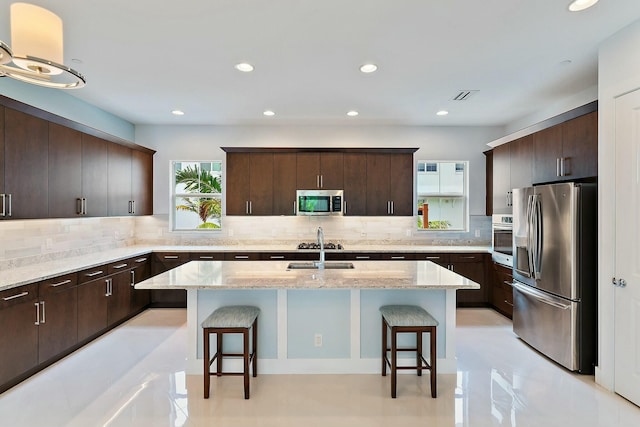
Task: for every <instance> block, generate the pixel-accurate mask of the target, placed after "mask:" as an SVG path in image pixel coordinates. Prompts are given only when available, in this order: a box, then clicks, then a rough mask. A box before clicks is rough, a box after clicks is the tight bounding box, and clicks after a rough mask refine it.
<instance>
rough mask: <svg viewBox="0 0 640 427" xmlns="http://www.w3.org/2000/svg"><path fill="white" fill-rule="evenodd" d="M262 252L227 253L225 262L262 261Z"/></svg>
mask: <svg viewBox="0 0 640 427" xmlns="http://www.w3.org/2000/svg"><path fill="white" fill-rule="evenodd" d="M261 256H262V255H261V254H260V252H227V253H225V254H224V259H225V261H260V258H261Z"/></svg>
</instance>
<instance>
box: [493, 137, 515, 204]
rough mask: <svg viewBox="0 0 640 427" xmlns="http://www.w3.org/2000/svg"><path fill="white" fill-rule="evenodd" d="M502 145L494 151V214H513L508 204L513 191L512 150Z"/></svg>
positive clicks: (506, 145) (507, 145)
mask: <svg viewBox="0 0 640 427" xmlns="http://www.w3.org/2000/svg"><path fill="white" fill-rule="evenodd" d="M509 145H510V144H502V145H499V146H497V147H496V148H494V149H493V213H494V214H495V213H511V206H510V205H509V204H508V203H507V202H508V199H509V192H510V191H511V154H510V153H511V149H510V146H509Z"/></svg>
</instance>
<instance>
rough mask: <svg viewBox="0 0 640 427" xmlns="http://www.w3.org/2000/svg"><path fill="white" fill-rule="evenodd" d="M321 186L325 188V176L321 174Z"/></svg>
mask: <svg viewBox="0 0 640 427" xmlns="http://www.w3.org/2000/svg"><path fill="white" fill-rule="evenodd" d="M320 188H324V176H323V175H320Z"/></svg>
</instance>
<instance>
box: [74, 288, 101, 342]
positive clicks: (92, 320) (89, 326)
mask: <svg viewBox="0 0 640 427" xmlns="http://www.w3.org/2000/svg"><path fill="white" fill-rule="evenodd" d="M107 293H108V282H107V279H106V278H100V279H96V280H91V281H88V282H85V283H82V284H80V286H78V342H81V341H84V340H87V339H90V338H93V337H94V336H95V335H97V334H98V333H100V332H102V331H103V330H104V329H106V328H107V312H108V308H107V307H108V305H107V303H108V301H107Z"/></svg>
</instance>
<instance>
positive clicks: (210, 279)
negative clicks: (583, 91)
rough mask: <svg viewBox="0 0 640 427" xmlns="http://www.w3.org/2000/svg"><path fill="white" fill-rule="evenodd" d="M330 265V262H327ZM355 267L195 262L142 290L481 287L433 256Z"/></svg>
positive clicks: (149, 281) (148, 282)
mask: <svg viewBox="0 0 640 427" xmlns="http://www.w3.org/2000/svg"><path fill="white" fill-rule="evenodd" d="M327 263H328V264H330V263H331V262H330V261H327ZM351 263H352V264H353V266H354V268H352V269H329V268H325V269H288V268H287V266H288V265H289V264H290V262H288V261H286V262H281V261H277V262H274V261H191V262H189V263H187V264H184V265H181V266H179V267H176V268H174V269H172V270H169V271H167V272H164V273H161V274H159V275H157V276H155V277H152V278H150V279H147V280H145V281H142V282H140V283H138V284H136V285H135V287H136V289H187V290H196V289H445V290H446V289H453V290H455V289H479V288H480V285H479V284H478V283H476V282H473V281H471V280H469V279H467V278H465V277H463V276H460V275H459V274H457V273H455V272H453V271H450V270H448V269H446V268H444V267H441V266H439V265H437V264H435V263H433V262H431V261H376V262H371V261H353V262H351Z"/></svg>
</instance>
